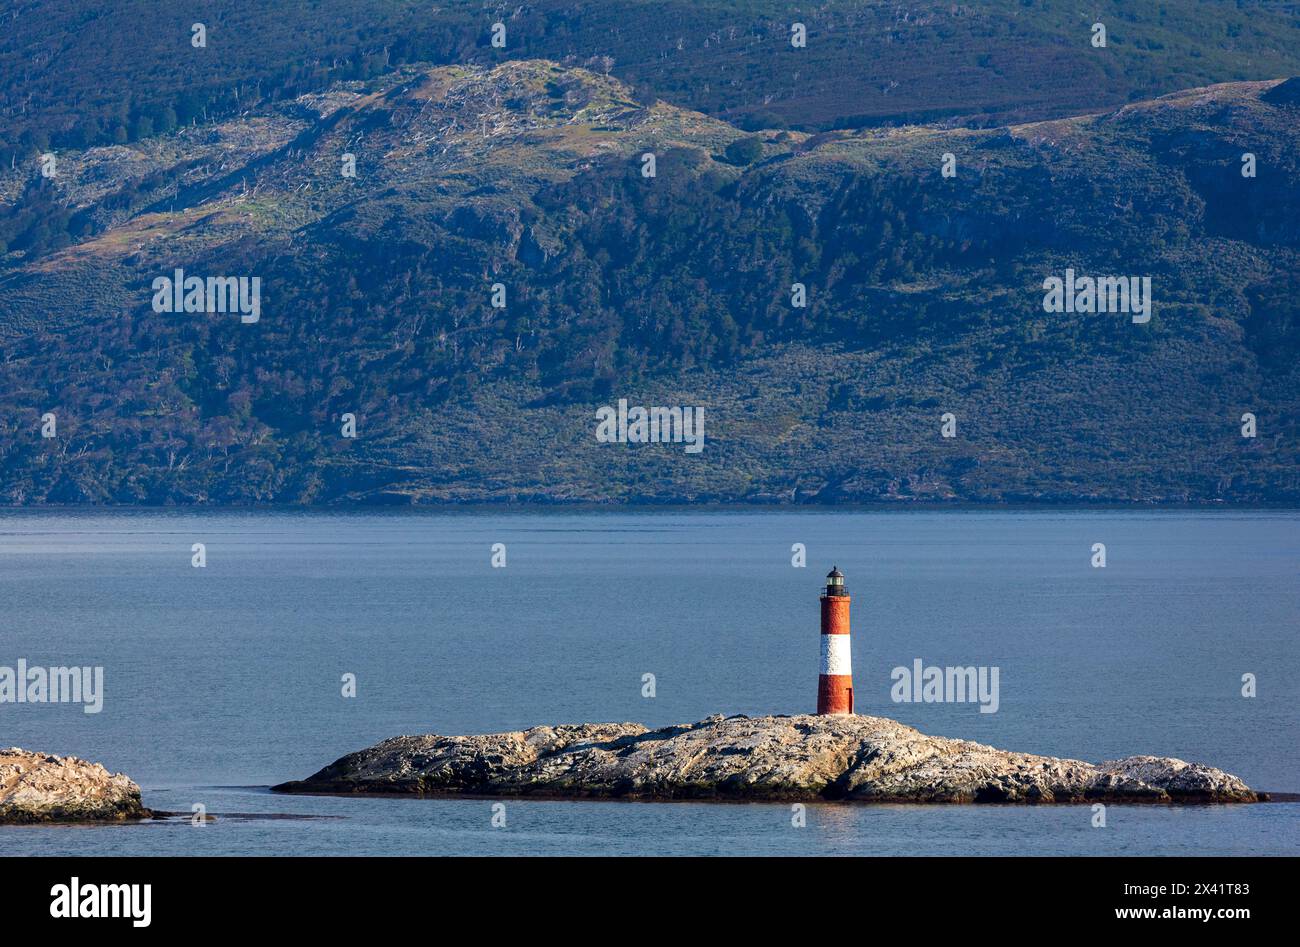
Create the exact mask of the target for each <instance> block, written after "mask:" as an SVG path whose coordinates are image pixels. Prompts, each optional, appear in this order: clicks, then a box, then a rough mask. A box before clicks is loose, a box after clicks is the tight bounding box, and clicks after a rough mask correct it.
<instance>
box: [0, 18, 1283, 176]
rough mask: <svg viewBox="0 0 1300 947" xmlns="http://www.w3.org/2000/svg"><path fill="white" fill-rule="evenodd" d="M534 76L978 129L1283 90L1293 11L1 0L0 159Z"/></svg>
mask: <svg viewBox="0 0 1300 947" xmlns="http://www.w3.org/2000/svg"><path fill="white" fill-rule="evenodd" d="M196 22H197V23H201V24H202V25H203V27H204V29H205V37H204V39H205V43H206V45H204V46H203V47H201V48H196V47H195V46H194V45H193V43H194V39H193V32H192V30H193V26H194V24H195V23H196ZM796 22H797V23H802V24H803V25H804V26H805V27H806V29H807V45H806V46H805V47H804V48H801V49H796V48H794V47H793V46H792V45H791V41H790V40H791V25H792V24H793V23H796ZM1097 22H1100V23H1102V24H1104V25H1105V26H1106V31H1107V35H1106V39H1107V43H1106V46H1105V48H1104V49H1102V48H1094V47H1093V45H1092V36H1093V34H1092V26H1093V24H1094V23H1097ZM495 23H502V24H503V25H504V26H505V27H506V35H505V40H504V41H505V47H504V48H495V47H493V46H492V45H491V29H492V26H493V24H495ZM535 58H546V59H551V60H556V61H561V62H564V63H565V64H566V65H571V66H572V65H586V66H588V67H590V68H596V69H598V70H600V71H606V72H608V71H611V70H612V73H613V75H615V76H616V77H617V78H619V79H620V80H621V81H623V82H624V83H626V84H628V85H629V86H630V87H631V89H632V90H633V94H635V95H636V96H637V97H638V101H643V102H646V103H649V102H653V101H655V100H657V99H662V100H664V101H667V102H670V103H672V104H674V105H678V106H681V107H683V108H689V109H693V110H697V111H702V112H705V113H707V114H710V115H713V116H715V117H719V118H723V119H726V120H727V121H730V122H733V123H735V124H738V125H740V126H742V127H749V128H757V127H790V128H801V129H805V130H816V129H825V128H830V127H836V126H864V125H872V124H880V123H889V124H899V123H902V122H906V121H913V122H914V121H918V120H925V121H930V120H935V119H939V118H944V117H960V119H961V120H962V121H963V122H968V123H970V122H973V123H976V124H985V125H987V124H993V123H1006V122H1016V121H1028V120H1035V119H1042V118H1049V117H1059V116H1064V115H1069V114H1075V113H1080V112H1084V111H1096V110H1098V109H1105V108H1113V107H1116V106H1119V105H1122V104H1124V103H1126V102H1129V101H1135V100H1139V99H1143V98H1149V97H1152V96H1155V95H1160V94H1162V93H1168V92H1173V91H1175V90H1177V89H1181V88H1187V87H1191V86H1200V85H1205V84H1209V83H1216V82H1229V81H1240V80H1248V79H1260V78H1266V77H1269V76H1280V75H1294V74H1296V73H1298V72H1300V13H1298V12H1297V8H1296V6H1295V4H1294V3H1293V2H1291V0H1237V2H1236V3H1233V4H1228V3H1224V2H1221V0H1179V2H1178V3H1176V4H1171V3H1167V2H1164V0H1097V2H1094V3H1092V4H1090V5H1088V6H1087V7H1086V8H1083V9H1081V8H1080V7H1079V5H1077V4H1073V3H1069V2H1066V0H981V2H980V3H974V4H969V3H967V4H959V3H952V2H951V0H908V2H882V0H825V2H820V3H816V4H804V3H796V4H793V5H791V4H790V3H788V2H785V0H653V2H651V0H603V2H601V3H587V4H582V3H574V2H572V0H535V2H532V3H528V4H499V3H493V2H487V3H485V2H481V0H443V2H440V3H438V4H429V3H426V2H423V0H312V2H310V3H247V2H242V0H205V2H204V3H203V4H202V5H200V6H187V5H185V4H176V3H173V2H170V0H104V2H100V3H96V4H86V3H84V2H81V0H16V2H14V3H12V4H10V5H9V7H8V9H7V10H6V11H4V12H3V13H0V161H3V162H4V163H5V164H9V163H10V162H11V160H12V161H17V160H23V159H24V158H27V157H29V156H30V155H31V154H33V152H36V151H44V150H45V149H46V148H47V147H48V146H53V147H55V148H68V147H73V148H80V147H86V146H90V145H107V144H113V143H118V144H124V143H126V142H129V141H136V140H140V139H147V138H149V137H151V136H153V135H157V134H165V133H168V132H170V131H172V130H173V129H174V128H175V127H177V126H178V125H179V126H185V125H189V124H191V123H194V122H198V123H204V124H206V123H208V122H209V121H211V120H213V119H214V118H215V119H220V118H228V117H231V116H234V115H238V114H240V113H242V112H244V111H246V110H248V109H250V108H251V109H257V108H262V107H265V106H266V105H268V104H270V103H274V102H279V101H286V100H289V99H292V98H294V97H296V96H298V95H300V94H303V93H305V92H309V91H314V90H320V89H323V88H325V87H327V86H328V85H329V84H331V83H333V82H338V81H345V80H352V79H368V78H373V77H375V76H378V75H382V74H383V73H385V72H388V71H390V70H391V69H392V68H394V67H395V66H398V65H403V64H410V63H419V62H432V63H440V64H450V63H475V64H477V65H496V64H499V63H500V62H501V61H502V60H503V59H535Z"/></svg>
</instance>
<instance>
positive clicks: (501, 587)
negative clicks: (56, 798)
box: [0, 511, 1300, 855]
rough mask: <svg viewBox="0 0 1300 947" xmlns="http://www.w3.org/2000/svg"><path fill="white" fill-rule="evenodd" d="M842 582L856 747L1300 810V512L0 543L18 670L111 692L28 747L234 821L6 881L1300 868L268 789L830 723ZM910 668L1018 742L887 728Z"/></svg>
mask: <svg viewBox="0 0 1300 947" xmlns="http://www.w3.org/2000/svg"><path fill="white" fill-rule="evenodd" d="M195 543H203V544H204V545H205V547H206V557H207V565H206V567H205V568H194V567H193V566H192V565H191V558H192V555H193V553H192V552H191V549H192V546H193V544H195ZM497 543H501V544H504V546H505V567H504V568H495V567H493V564H492V559H493V546H494V544H497ZM1095 543H1104V544H1105V547H1106V566H1105V568H1095V567H1094V566H1093V565H1092V560H1093V558H1094V553H1093V546H1094V544H1095ZM795 544H802V545H803V547H804V548H805V549H806V557H807V565H806V567H802V568H801V567H796V566H795V565H792V557H794V556H795V555H796V554H795V553H794V552H793V551H792V547H793V546H795ZM832 565H838V566H839V567H840V569H841V570H842V571H843V572H844V573H845V574H846V576H847V582H848V586H849V590H850V593H851V594H852V596H853V605H852V608H853V660H854V668H853V670H854V684H855V696H856V700H857V710H858V712H859V713H868V714H876V715H882V716H889V717H893V718H895V719H897V720H901V721H903V722H905V723H907V724H910V725H912V726H915V727H917V728H919V729H920V730H922V731H924V732H928V733H935V734H940V735H944V736H950V737H962V738H967V739H973V740H977V741H979V742H983V743H989V744H993V745H995V746H999V747H1003V748H1007V749H1016V750H1023V751H1028V752H1034V753H1044V754H1050V755H1054V756H1068V757H1073V758H1077V759H1084V760H1091V761H1100V760H1104V759H1115V758H1120V757H1124V756H1130V755H1135V754H1157V755H1168V756H1176V757H1180V758H1182V759H1185V760H1193V761H1198V762H1203V763H1208V764H1211V765H1214V766H1218V767H1220V768H1222V769H1225V770H1227V771H1229V772H1232V773H1235V774H1237V775H1239V776H1241V777H1242V778H1243V779H1245V780H1246V782H1247V783H1249V784H1250V785H1251V786H1252V787H1254V788H1256V789H1260V790H1263V791H1266V792H1268V791H1271V792H1276V793H1300V739H1298V729H1300V728H1298V727H1297V723H1298V722H1300V711H1298V710H1297V708H1300V641H1298V632H1300V582H1297V578H1298V577H1300V512H1295V511H1257V512H1254V511H1253V512H1217V511H1216V512H1183V511H1171V512H1110V511H1000V512H985V511H934V512H931V511H922V512H912V511H906V512H904V511H899V512H802V511H800V512H769V511H756V512H676V511H660V512H643V513H642V512H638V513H615V512H591V513H587V512H583V513H573V512H524V513H501V512H454V513H453V512H427V513H425V512H410V511H402V512H397V511H394V512H380V513H372V514H357V513H347V514H328V513H281V512H240V513H230V512H222V513H195V512H189V511H186V512H175V513H172V512H158V511H149V512H91V513H86V512H46V513H39V514H33V513H29V512H19V511H8V512H0V666H9V667H13V666H15V665H16V664H17V661H18V659H20V658H24V659H26V661H27V663H28V664H29V665H39V666H61V665H73V664H75V665H83V666H100V667H102V668H103V669H104V679H105V683H104V703H103V709H102V711H101V712H100V713H97V714H86V713H84V712H83V709H82V707H81V706H80V705H74V704H11V703H0V746H10V745H16V746H22V747H24V748H27V749H32V750H41V751H46V752H51V753H58V754H75V755H77V756H81V757H84V758H87V759H91V760H97V761H100V762H103V763H104V764H105V765H106V766H108V767H109V768H110V769H112V770H115V771H122V772H125V773H127V774H128V775H130V776H131V777H132V778H133V779H135V780H136V782H138V783H139V784H140V785H141V786H142V788H143V790H144V802H145V804H146V805H148V806H151V807H153V808H157V809H165V810H170V811H177V812H184V813H189V812H191V811H192V809H193V807H194V806H195V805H201V806H203V807H204V808H205V810H206V812H208V813H210V814H212V815H215V816H216V821H215V822H211V823H208V824H205V825H201V826H194V825H192V824H191V823H190V822H189V820H184V819H179V820H171V821H163V822H156V823H148V824H140V825H111V826H101V827H93V828H87V827H71V826H58V827H39V828H32V827H0V855H9V854H20V855H22V854H30V855H56V854H57V855H75V854H126V855H133V854H139V855H144V854H179V855H185V854H300V855H311V854H343V855H354V854H355V855H370V854H374V855H378V854H398V855H427V854H462V855H480V854H543V855H585V854H628V855H652V854H671V855H712V854H755V855H769V854H807V855H823V854H825V855H852V854H882V855H891V854H899V855H916V854H935V855H944V854H1006V855H1014V854H1080V855H1102V854H1207V855H1208V854H1230V855H1232V854H1242V855H1245V854H1293V855H1294V854H1297V853H1300V803H1296V802H1278V803H1268V804H1263V805H1254V806H1187V807H1166V806H1152V805H1137V806H1119V805H1114V806H1109V807H1107V809H1106V813H1105V815H1106V825H1105V826H1104V827H1094V825H1093V822H1094V815H1093V812H1092V810H1091V808H1090V807H1089V806H1059V807H1053V806H1044V807H1036V808H1034V807H1008V806H898V805H889V806H864V805H851V804H821V805H811V806H809V807H808V809H807V814H806V825H804V826H802V827H799V826H796V825H794V824H792V822H793V821H794V820H792V812H791V808H790V806H788V805H780V804H767V803H765V804H710V803H685V802H679V803H644V802H636V803H633V802H555V801H545V802H543V801H512V800H508V801H506V809H505V825H504V826H500V827H494V826H493V823H492V815H493V813H492V808H491V807H492V801H490V800H483V799H463V800H431V799H425V800H420V799H411V798H397V799H376V798H329V797H304V796H280V795H276V794H273V793H270V792H269V791H268V789H267V787H268V786H270V785H272V784H275V783H278V782H282V781H285V780H289V779H298V778H302V777H305V776H307V775H309V774H310V773H313V772H315V771H316V770H317V769H319V768H321V767H322V766H324V765H326V764H327V763H330V762H332V761H333V760H335V759H337V758H338V757H339V756H342V755H343V754H345V753H348V752H351V751H353V750H356V749H360V748H362V747H365V746H368V745H370V744H372V743H375V742H377V741H379V740H382V739H384V738H386V737H389V736H394V735H397V734H408V733H429V732H434V733H443V734H458V733H482V732H492V731H500V730H514V729H522V728H526V727H529V726H533V725H537V724H543V723H562V722H582V721H606V720H635V721H640V722H642V723H645V724H647V725H648V726H661V725H667V724H673V723H681V722H687V721H694V720H698V719H701V718H703V717H706V716H708V715H710V714H715V713H725V714H750V715H758V714H782V713H784V714H793V713H807V712H811V711H812V710H813V709H814V707H815V701H816V688H817V663H818V633H819V629H818V614H819V613H818V595H819V592H820V589H821V586H822V584H823V582H824V579H823V577H824V575H825V573H826V572H827V570H829V569H830V567H831V566H832ZM916 659H920V660H922V661H923V662H924V663H925V664H926V665H937V666H949V665H952V666H971V665H974V666H988V667H993V666H996V667H997V668H998V669H999V685H1000V693H999V706H998V710H997V712H996V713H981V712H980V710H979V705H978V704H976V703H953V704H940V703H930V704H926V703H899V702H895V701H894V700H892V699H891V687H892V685H893V679H892V677H891V671H892V669H893V668H895V667H898V666H904V667H909V668H910V667H911V666H912V664H913V662H914V661H915V660H916ZM347 674H353V675H355V676H356V696H355V697H345V696H343V693H342V692H343V689H344V684H343V677H344V675H347ZM646 674H653V675H654V685H655V687H654V691H655V694H654V696H653V697H644V696H642V694H643V680H644V675H646ZM1247 674H1250V675H1254V680H1255V688H1256V696H1254V697H1245V696H1243V694H1242V689H1243V683H1242V678H1243V675H1247ZM498 821H499V820H498Z"/></svg>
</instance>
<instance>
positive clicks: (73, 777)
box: [0, 747, 153, 824]
mask: <svg viewBox="0 0 1300 947" xmlns="http://www.w3.org/2000/svg"><path fill="white" fill-rule="evenodd" d="M152 816H153V813H152V812H150V811H149V810H148V809H146V808H145V807H144V806H143V805H142V804H141V802H140V787H139V786H137V785H136V784H135V783H134V782H132V781H131V780H130V779H128V778H127V777H126V776H124V775H122V774H121V773H110V772H109V771H108V770H106V769H104V767H103V766H101V765H100V764H98V763H90V762H87V761H86V760H82V759H78V758H77V757H75V756H50V755H49V754H46V753H29V752H27V751H26V750H21V749H19V748H18V747H11V748H9V749H7V750H0V824H4V823H34V822H124V821H126V820H128V819H148V818H151V817H152Z"/></svg>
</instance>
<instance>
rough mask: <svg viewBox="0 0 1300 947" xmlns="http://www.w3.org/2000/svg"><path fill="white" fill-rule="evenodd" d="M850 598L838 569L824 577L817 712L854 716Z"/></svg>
mask: <svg viewBox="0 0 1300 947" xmlns="http://www.w3.org/2000/svg"><path fill="white" fill-rule="evenodd" d="M850 601H851V599H850V598H849V592H848V589H846V588H845V587H844V573H842V572H841V571H840V570H839V567H838V566H835V567H833V568H832V569H831V571H830V573H829V574H828V575H827V576H826V591H825V593H824V594H823V595H822V668H821V675H820V676H819V677H818V678H817V713H819V714H851V713H853V656H852V654H851V653H850V652H849V602H850Z"/></svg>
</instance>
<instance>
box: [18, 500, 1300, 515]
mask: <svg viewBox="0 0 1300 947" xmlns="http://www.w3.org/2000/svg"><path fill="white" fill-rule="evenodd" d="M130 512H139V513H211V514H225V513H320V514H325V513H328V514H356V513H364V514H368V515H369V514H376V513H384V514H391V515H394V516H400V515H409V514H411V513H428V514H437V513H609V514H613V515H617V514H627V513H767V512H772V513H794V512H798V513H813V514H823V515H825V514H836V513H899V514H909V513H1085V512H1086V513H1164V512H1168V513H1274V512H1282V513H1285V512H1300V504H1296V503H1292V502H1282V501H1279V502H1277V503H1226V502H1225V503H1209V502H1200V503H1182V502H1179V503H1172V502H1171V503H1113V502H1097V503H1086V502H1080V501H1061V502H1059V503H1054V502H1024V503H1020V502H1016V503H1011V502H1006V503H972V502H967V501H963V502H952V503H946V502H936V501H931V500H927V501H917V502H898V503H834V504H832V503H760V502H753V503H685V502H683V503H591V502H572V503H570V502H565V501H555V502H548V501H537V500H530V501H521V502H513V503H503V502H499V501H492V502H488V501H484V502H473V501H469V502H467V501H455V502H446V503H412V504H407V505H398V504H393V503H347V504H342V503H339V504H310V505H305V504H297V503H259V504H252V503H250V504H239V505H221V504H206V503H205V504H188V505H183V504H163V505H154V504H143V503H129V504H126V503H124V504H113V505H108V504H95V505H83V504H66V505H62V504H53V503H42V504H40V505H34V506H12V505H6V504H0V514H12V513H36V514H39V513H64V514H66V513H95V514H100V513H106V514H113V513H130Z"/></svg>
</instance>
